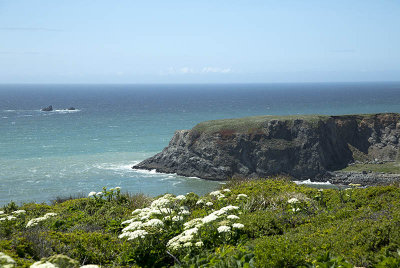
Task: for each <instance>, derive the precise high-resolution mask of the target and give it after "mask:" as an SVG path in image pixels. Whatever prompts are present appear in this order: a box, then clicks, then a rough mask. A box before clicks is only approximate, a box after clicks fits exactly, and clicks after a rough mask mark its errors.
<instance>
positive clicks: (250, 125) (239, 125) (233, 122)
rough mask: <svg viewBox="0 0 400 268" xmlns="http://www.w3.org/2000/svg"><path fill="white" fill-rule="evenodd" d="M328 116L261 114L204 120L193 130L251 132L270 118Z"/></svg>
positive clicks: (312, 120) (316, 117)
mask: <svg viewBox="0 0 400 268" xmlns="http://www.w3.org/2000/svg"><path fill="white" fill-rule="evenodd" d="M328 118H330V117H329V116H326V115H287V116H279V115H263V116H250V117H243V118H235V119H221V120H211V121H205V122H201V123H199V124H197V125H196V126H195V127H194V128H193V131H196V132H199V133H203V132H205V133H216V132H224V131H233V132H242V133H252V132H257V131H258V130H261V129H262V128H264V127H266V126H267V124H268V122H270V121H271V120H285V121H287V122H289V123H292V122H293V121H294V120H296V119H300V120H306V121H308V122H310V123H312V124H315V123H316V122H318V121H320V120H327V119H328Z"/></svg>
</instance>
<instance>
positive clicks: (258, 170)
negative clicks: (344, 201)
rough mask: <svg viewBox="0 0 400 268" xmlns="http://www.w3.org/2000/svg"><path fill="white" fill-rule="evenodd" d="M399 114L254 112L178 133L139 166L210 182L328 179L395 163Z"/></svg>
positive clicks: (399, 135)
mask: <svg viewBox="0 0 400 268" xmlns="http://www.w3.org/2000/svg"><path fill="white" fill-rule="evenodd" d="M399 137H400V114H398V113H381V114H359V115H337V116H336V115H335V116H327V115H295V116H273V115H268V116H255V117H246V118H239V119H225V120H213V121H206V122H202V123H199V124H198V125H196V126H195V127H194V128H193V129H191V130H179V131H176V132H175V135H174V136H173V138H172V140H171V141H170V143H169V145H168V146H167V147H166V148H164V149H163V151H162V152H160V153H158V154H156V155H154V156H153V157H150V158H148V159H146V160H144V161H142V162H141V163H139V164H138V165H136V166H134V167H133V168H135V169H149V170H150V169H155V170H156V171H158V172H164V173H177V174H178V175H183V176H195V177H199V178H203V179H210V180H226V179H229V178H232V177H246V178H256V177H267V176H271V175H278V174H284V175H288V176H291V177H293V178H296V179H313V180H318V179H321V180H322V179H324V178H326V177H327V176H332V171H337V170H341V169H344V168H346V167H348V166H349V165H352V164H354V163H386V162H395V161H396V160H397V159H398V157H399V148H400V146H399Z"/></svg>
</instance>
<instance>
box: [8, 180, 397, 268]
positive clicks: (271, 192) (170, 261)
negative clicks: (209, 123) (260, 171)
mask: <svg viewBox="0 0 400 268" xmlns="http://www.w3.org/2000/svg"><path fill="white" fill-rule="evenodd" d="M224 188H225V189H221V190H219V191H214V192H211V193H209V194H207V195H204V196H198V195H196V194H194V193H188V194H186V195H180V196H174V195H169V194H166V195H163V196H159V197H157V198H150V197H147V196H144V195H129V194H127V193H121V191H120V189H118V188H114V189H106V188H103V190H102V191H101V192H93V193H92V194H91V196H90V197H87V198H77V199H69V198H68V200H61V199H59V200H60V201H59V202H54V203H53V204H52V205H46V204H34V203H29V204H23V205H22V206H17V205H16V204H15V203H10V204H8V205H6V206H5V207H4V208H3V210H2V212H0V252H3V253H2V254H5V255H7V256H9V257H10V258H12V259H13V260H14V261H15V263H16V266H17V267H29V265H31V264H32V263H34V262H38V261H41V260H42V261H48V260H52V261H53V260H55V257H53V258H52V257H51V256H55V255H57V254H63V255H65V256H68V257H69V258H72V259H73V260H76V261H77V262H78V263H79V265H84V264H97V265H101V266H102V267H169V266H175V267H315V268H316V267H320V268H322V267H353V266H362V267H399V266H400V257H399V254H398V250H399V248H400V228H399V226H400V206H399V200H400V189H399V187H397V186H380V187H368V188H357V187H353V188H348V189H346V190H343V189H342V190H337V189H323V190H322V189H320V190H318V189H314V188H310V187H306V186H300V185H296V184H295V183H292V182H290V181H288V180H287V179H286V178H275V179H272V178H268V179H264V180H238V179H236V180H232V181H230V182H229V183H227V184H226V185H225V186H224ZM46 215H49V216H46ZM38 219H39V220H38ZM29 222H35V224H29ZM2 256H3V255H2ZM65 258H66V257H65Z"/></svg>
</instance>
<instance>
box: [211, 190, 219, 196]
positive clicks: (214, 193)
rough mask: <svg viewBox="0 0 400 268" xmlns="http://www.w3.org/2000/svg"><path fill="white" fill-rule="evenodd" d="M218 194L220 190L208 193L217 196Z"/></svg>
mask: <svg viewBox="0 0 400 268" xmlns="http://www.w3.org/2000/svg"><path fill="white" fill-rule="evenodd" d="M220 194H221V191H214V192H211V193H209V195H212V196H217V195H220Z"/></svg>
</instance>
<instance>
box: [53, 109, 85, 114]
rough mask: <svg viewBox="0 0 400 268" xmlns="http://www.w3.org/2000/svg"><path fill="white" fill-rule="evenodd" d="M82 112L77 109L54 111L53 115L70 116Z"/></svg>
mask: <svg viewBox="0 0 400 268" xmlns="http://www.w3.org/2000/svg"><path fill="white" fill-rule="evenodd" d="M80 111H81V110H78V109H75V110H53V111H52V112H53V113H58V114H70V113H77V112H80Z"/></svg>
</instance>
